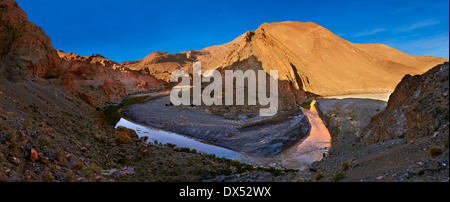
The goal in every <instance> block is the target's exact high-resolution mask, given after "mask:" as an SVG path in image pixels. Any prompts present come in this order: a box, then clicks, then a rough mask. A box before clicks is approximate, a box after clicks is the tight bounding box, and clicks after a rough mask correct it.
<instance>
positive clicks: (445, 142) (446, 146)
mask: <svg viewBox="0 0 450 202" xmlns="http://www.w3.org/2000/svg"><path fill="white" fill-rule="evenodd" d="M444 147H445V148H448V138H447V139H445V140H444Z"/></svg>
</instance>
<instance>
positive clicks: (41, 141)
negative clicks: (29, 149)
mask: <svg viewBox="0 0 450 202" xmlns="http://www.w3.org/2000/svg"><path fill="white" fill-rule="evenodd" d="M39 146H41V147H44V146H46V147H49V148H51V147H52V146H53V141H52V140H51V139H50V138H49V137H41V138H40V139H39Z"/></svg>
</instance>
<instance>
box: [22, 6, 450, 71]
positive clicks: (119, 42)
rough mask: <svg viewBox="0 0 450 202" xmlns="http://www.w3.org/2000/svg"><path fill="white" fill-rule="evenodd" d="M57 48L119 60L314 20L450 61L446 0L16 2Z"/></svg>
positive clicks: (363, 39)
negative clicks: (283, 23) (273, 25)
mask: <svg viewBox="0 0 450 202" xmlns="http://www.w3.org/2000/svg"><path fill="white" fill-rule="evenodd" d="M16 1H17V3H18V4H19V6H20V7H21V8H22V9H23V10H25V12H26V13H27V15H28V19H29V20H30V21H32V22H33V23H35V24H37V25H38V26H40V27H42V28H43V29H44V31H45V32H46V33H47V35H49V36H50V38H51V39H52V45H53V46H54V47H55V48H57V49H60V50H63V51H65V52H75V53H77V54H79V55H82V56H87V55H92V54H97V53H98V54H101V55H103V56H105V57H107V58H109V59H112V60H114V61H116V62H122V61H132V60H138V59H141V58H143V57H145V56H146V55H148V54H149V53H151V52H154V51H163V52H168V53H177V52H181V51H188V50H199V49H202V48H205V47H208V46H212V45H219V44H223V43H226V42H229V41H232V40H233V39H234V38H236V37H238V36H239V35H241V34H243V33H245V32H246V31H249V30H255V29H257V28H258V27H259V25H261V24H262V23H264V22H280V21H288V20H289V21H300V22H315V23H317V24H319V25H322V26H323V27H325V28H327V29H329V30H330V31H332V32H333V33H335V34H337V35H338V36H340V37H342V38H344V39H346V40H348V41H350V42H354V43H383V44H386V45H388V46H391V47H394V48H396V49H398V50H400V51H403V52H406V53H409V54H412V55H417V56H423V55H432V56H439V57H445V58H449V10H448V8H449V1H448V0H442V1H441V0H426V1H414V0H407V1H406V0H396V1H392V0H363V1H345V0H335V1H331V0H330V1H324V0H322V1H321V0H317V1H299V0H297V1H286V0H277V1H264V0H260V1H251V0H247V1H245V0H240V1H235V0H227V1H213V0H209V1H197V0H192V1H176V0H172V1H149V0H126V1H123V0H122V1H117V0H77V1H61V0H39V1H37V0H16Z"/></svg>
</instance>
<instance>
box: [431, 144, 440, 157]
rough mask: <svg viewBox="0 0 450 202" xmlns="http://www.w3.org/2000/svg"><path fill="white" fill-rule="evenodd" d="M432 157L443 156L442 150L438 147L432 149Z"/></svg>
mask: <svg viewBox="0 0 450 202" xmlns="http://www.w3.org/2000/svg"><path fill="white" fill-rule="evenodd" d="M430 154H431V157H436V156H439V155H440V154H442V149H441V148H439V147H436V146H433V147H431V148H430Z"/></svg>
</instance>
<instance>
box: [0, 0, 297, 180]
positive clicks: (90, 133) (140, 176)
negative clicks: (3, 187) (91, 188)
mask: <svg viewBox="0 0 450 202" xmlns="http://www.w3.org/2000/svg"><path fill="white" fill-rule="evenodd" d="M0 20H1V24H0V37H1V41H0V50H1V54H0V65H1V66H0V181H9V182H12V181H16V182H36V181H40V182H42V181H44V182H54V181H65V182H75V181H76V182H86V181H203V180H209V181H214V180H217V179H222V180H248V179H252V180H259V181H268V180H275V181H286V180H295V179H294V178H289V177H287V173H289V172H292V171H283V170H278V169H255V168H254V167H252V166H249V165H245V164H242V163H240V162H236V161H231V160H226V159H219V158H216V157H214V156H211V155H205V154H199V153H197V152H194V151H191V150H189V149H185V148H174V147H172V146H163V145H158V144H151V143H149V142H145V141H144V140H143V139H139V138H137V137H136V133H135V132H134V131H131V130H129V129H126V128H117V130H116V129H114V128H110V127H107V126H106V125H105V120H104V117H103V113H102V112H99V111H98V109H96V108H95V107H93V106H102V105H104V104H109V103H111V102H114V101H115V100H121V99H122V98H123V97H124V96H126V95H127V94H129V93H135V92H139V91H147V90H151V89H155V88H159V87H160V86H161V85H160V84H164V82H162V83H160V82H159V81H158V80H156V79H155V78H154V77H152V76H150V75H141V74H139V73H138V72H135V71H131V70H128V69H126V68H123V67H121V66H120V65H119V66H117V64H116V63H115V62H112V61H110V60H107V59H105V58H103V57H101V56H99V55H93V56H89V57H81V56H78V55H76V54H71V53H67V54H66V53H63V52H61V51H59V52H58V51H57V50H55V49H54V48H53V47H52V46H51V43H50V39H49V38H48V36H47V35H45V33H44V31H42V29H41V28H39V27H38V26H36V25H34V24H33V23H31V22H29V21H27V18H26V14H25V13H24V12H23V11H22V10H21V9H20V8H19V7H18V5H17V3H16V2H15V1H14V0H0ZM58 54H59V56H58ZM236 172H239V174H238V175H239V176H241V177H237V176H230V174H232V173H236ZM285 172H286V173H285ZM294 175H295V173H294Z"/></svg>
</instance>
